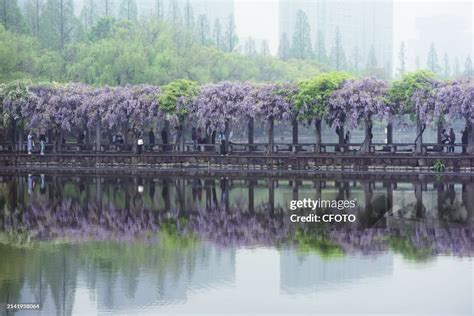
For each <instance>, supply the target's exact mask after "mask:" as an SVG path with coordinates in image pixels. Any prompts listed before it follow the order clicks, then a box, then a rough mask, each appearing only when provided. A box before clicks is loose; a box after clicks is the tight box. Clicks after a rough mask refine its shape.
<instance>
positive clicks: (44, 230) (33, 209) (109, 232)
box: [4, 199, 164, 240]
mask: <svg viewBox="0 0 474 316" xmlns="http://www.w3.org/2000/svg"><path fill="white" fill-rule="evenodd" d="M160 215H161V216H160ZM163 219H164V215H163V214H162V213H154V212H151V211H149V210H146V209H140V210H139V211H134V212H130V211H129V210H125V209H119V208H117V207H116V206H115V205H113V204H111V203H107V204H105V205H103V206H102V208H99V207H98V206H97V204H95V203H93V202H91V203H88V205H87V211H85V210H84V205H81V204H79V203H73V201H72V200H71V199H65V200H62V201H61V202H60V203H59V204H58V205H57V206H56V207H52V206H47V205H46V204H41V203H38V204H35V203H32V204H31V205H30V206H29V207H28V208H27V209H25V210H24V211H23V212H22V213H21V215H20V218H19V219H17V220H14V221H13V222H12V221H11V220H10V219H9V218H8V217H7V218H6V221H5V225H4V226H5V230H14V231H25V232H28V233H29V235H31V236H35V237H37V238H71V239H73V240H78V239H81V238H84V239H100V240H106V239H113V240H117V239H119V240H120V239H124V240H126V239H133V238H135V237H138V236H144V235H146V234H148V233H149V232H153V231H157V230H158V228H159V223H160V222H161V221H162V220H163Z"/></svg>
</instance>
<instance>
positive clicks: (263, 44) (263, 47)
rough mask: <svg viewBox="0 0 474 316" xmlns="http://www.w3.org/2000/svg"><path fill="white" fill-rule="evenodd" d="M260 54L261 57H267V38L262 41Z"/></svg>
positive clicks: (268, 50)
mask: <svg viewBox="0 0 474 316" xmlns="http://www.w3.org/2000/svg"><path fill="white" fill-rule="evenodd" d="M260 55H262V56H263V57H267V56H269V55H270V47H268V41H267V40H263V41H262V48H261V50H260Z"/></svg>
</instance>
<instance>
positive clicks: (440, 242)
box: [329, 225, 474, 257]
mask: <svg viewBox="0 0 474 316" xmlns="http://www.w3.org/2000/svg"><path fill="white" fill-rule="evenodd" d="M329 236H330V238H331V239H332V240H333V241H334V242H335V243H336V244H338V245H340V246H341V247H342V248H343V249H344V252H346V253H356V252H362V253H371V252H379V251H386V250H388V249H390V248H391V249H394V250H398V251H400V252H402V253H404V254H407V253H409V252H410V251H416V250H423V251H424V253H418V254H417V253H412V255H413V256H415V257H416V256H417V255H420V256H426V257H428V256H434V255H437V254H449V255H456V256H472V255H474V241H473V240H474V231H473V230H471V229H466V228H428V227H424V226H421V225H420V226H418V227H416V228H414V229H405V230H399V229H363V230H345V229H337V230H331V231H330V233H329Z"/></svg>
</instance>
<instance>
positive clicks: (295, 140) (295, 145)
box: [291, 118, 298, 152]
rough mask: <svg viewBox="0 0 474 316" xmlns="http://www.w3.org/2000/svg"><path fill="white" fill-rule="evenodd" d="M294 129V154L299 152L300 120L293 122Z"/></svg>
mask: <svg viewBox="0 0 474 316" xmlns="http://www.w3.org/2000/svg"><path fill="white" fill-rule="evenodd" d="M291 127H292V136H293V137H292V138H293V139H292V144H293V152H297V151H298V147H297V146H298V120H297V119H296V118H294V119H293V121H292V122H291Z"/></svg>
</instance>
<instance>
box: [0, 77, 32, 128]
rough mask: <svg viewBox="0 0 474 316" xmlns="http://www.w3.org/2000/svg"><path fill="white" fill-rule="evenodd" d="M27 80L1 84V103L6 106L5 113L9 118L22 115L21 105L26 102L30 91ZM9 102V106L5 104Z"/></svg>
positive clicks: (16, 117)
mask: <svg viewBox="0 0 474 316" xmlns="http://www.w3.org/2000/svg"><path fill="white" fill-rule="evenodd" d="M28 84H29V81H27V80H15V81H12V82H10V83H6V84H0V105H1V106H2V107H4V108H5V109H4V115H5V117H6V118H7V119H8V118H14V119H19V118H20V117H21V113H20V110H21V105H22V104H23V103H24V102H26V100H27V98H28V95H29V92H28ZM7 103H8V106H5V105H6V104H7Z"/></svg>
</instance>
